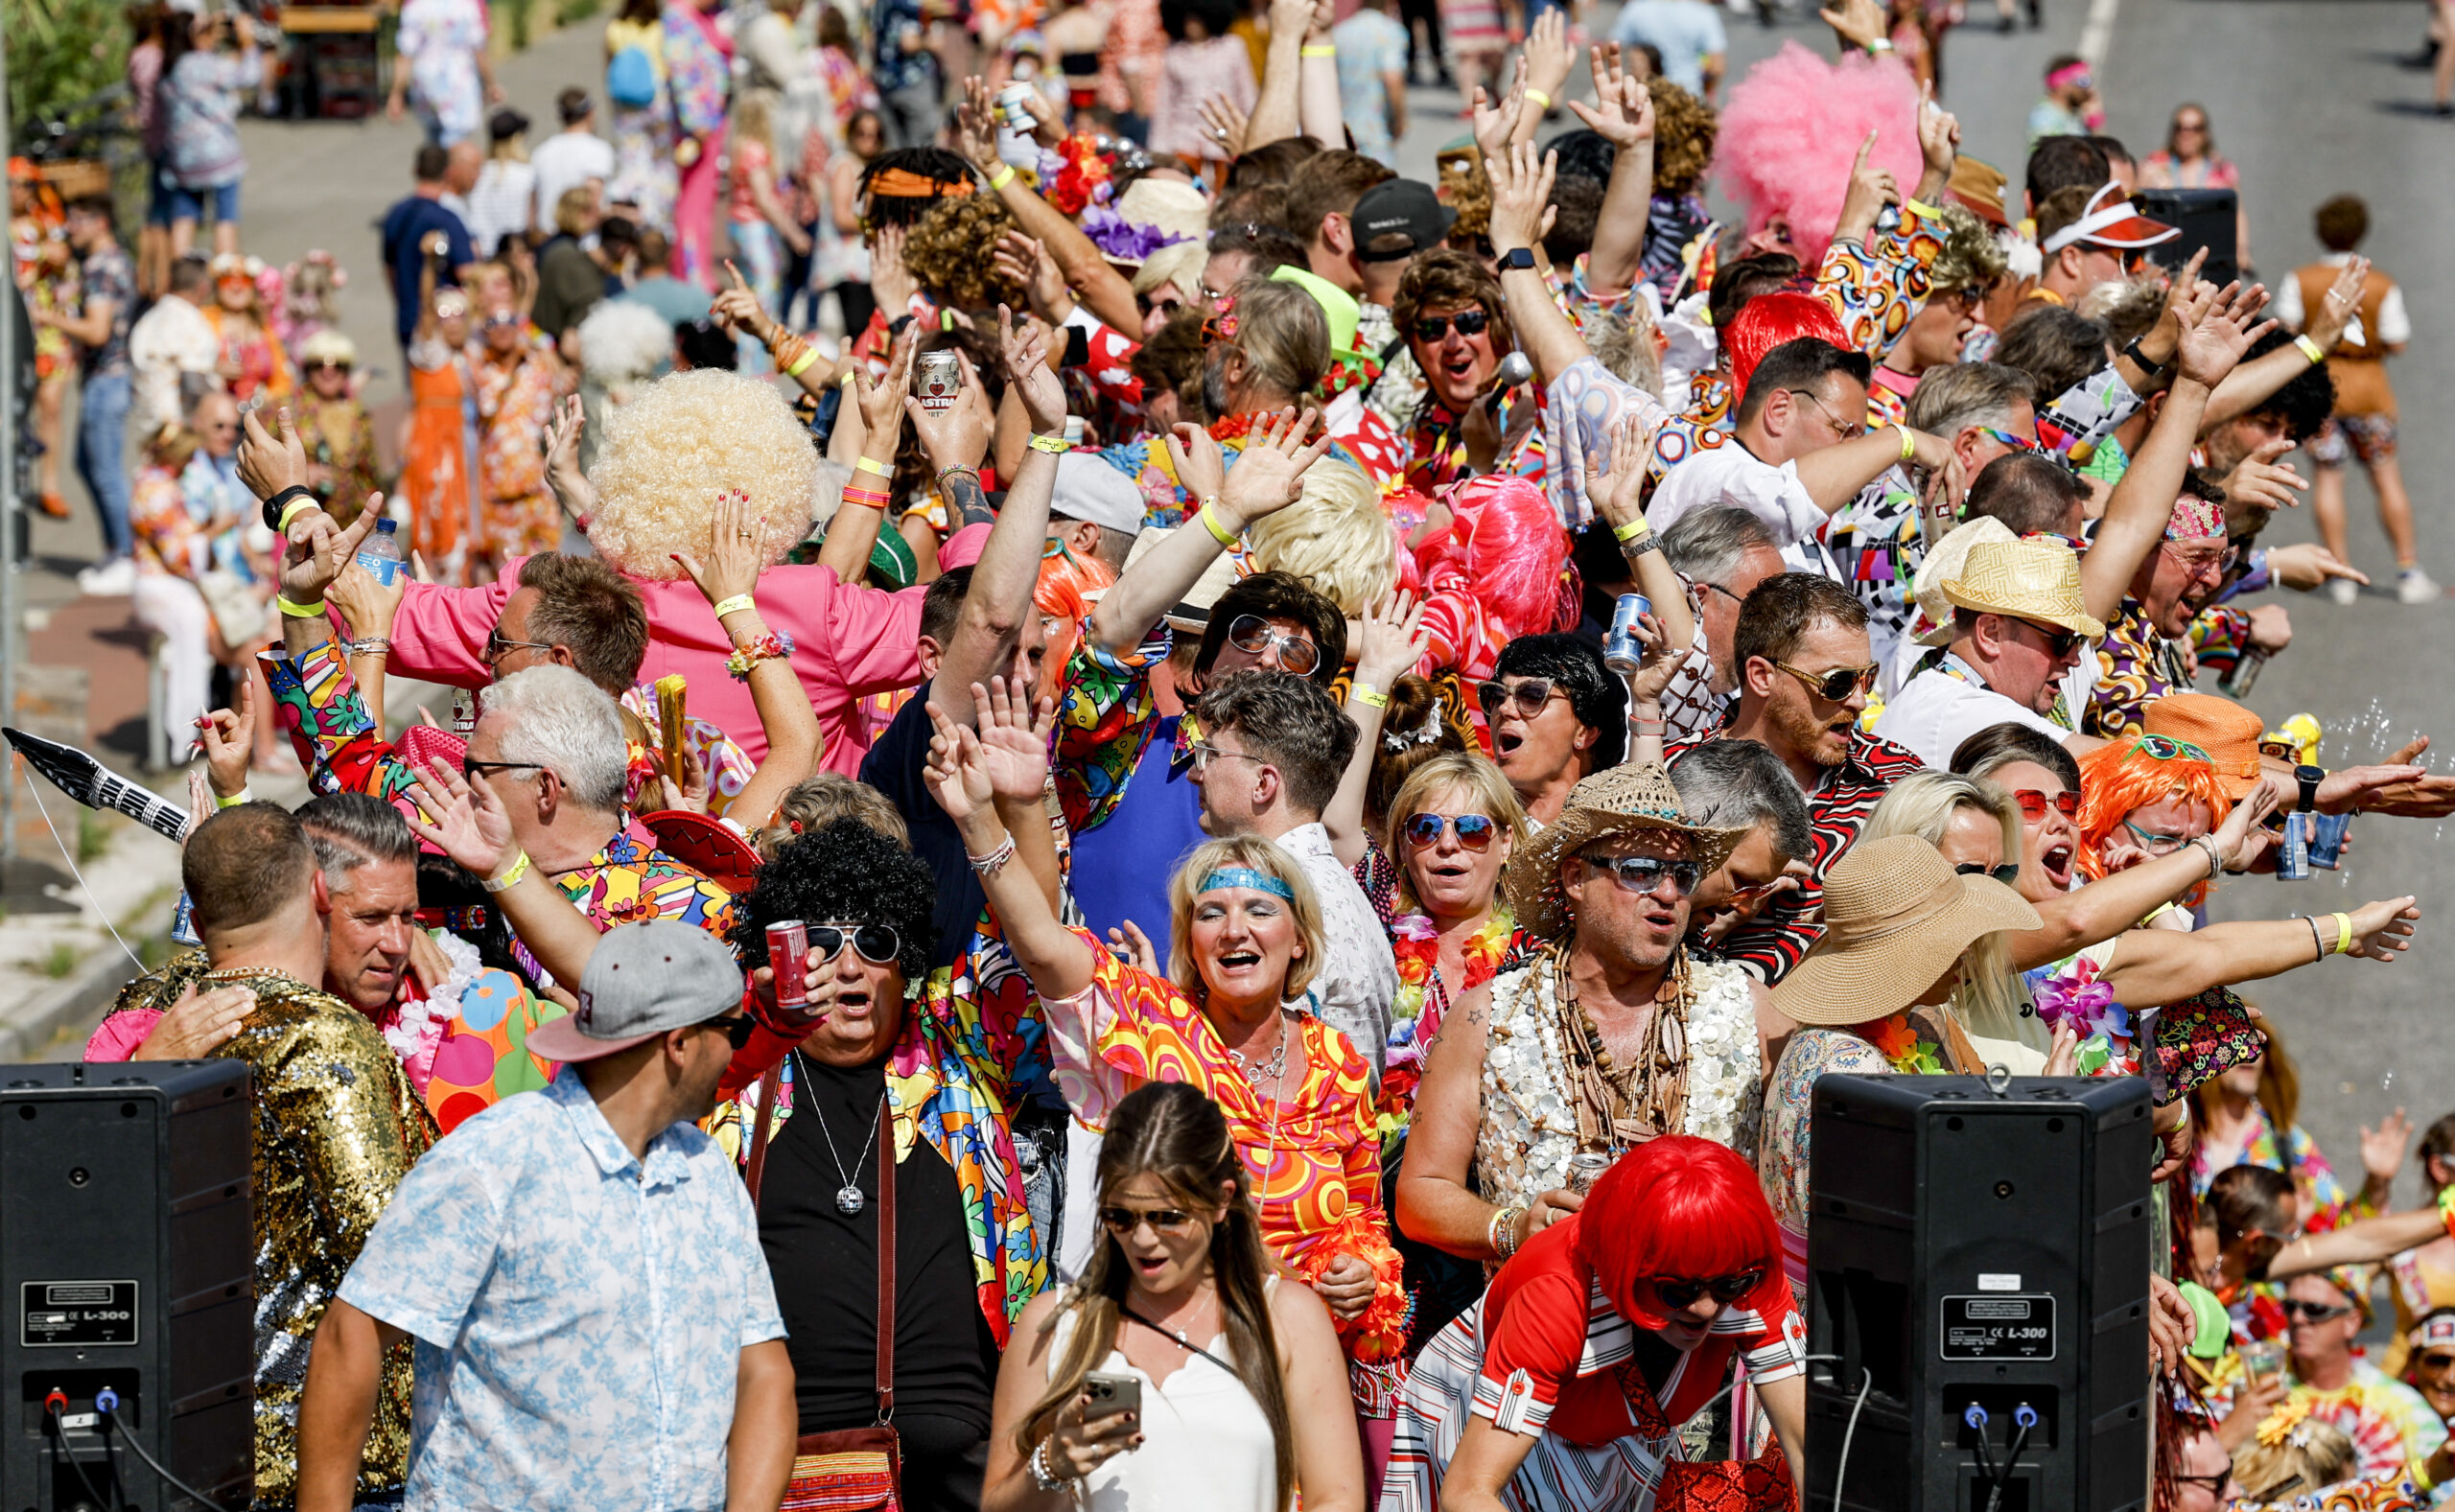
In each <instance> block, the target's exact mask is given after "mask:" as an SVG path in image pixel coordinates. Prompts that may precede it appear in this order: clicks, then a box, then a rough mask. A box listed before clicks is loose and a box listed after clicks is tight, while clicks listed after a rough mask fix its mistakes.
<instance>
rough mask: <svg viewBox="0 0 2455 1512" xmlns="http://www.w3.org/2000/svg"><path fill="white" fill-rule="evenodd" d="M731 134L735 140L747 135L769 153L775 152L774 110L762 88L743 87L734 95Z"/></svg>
mask: <svg viewBox="0 0 2455 1512" xmlns="http://www.w3.org/2000/svg"><path fill="white" fill-rule="evenodd" d="M733 135H734V139H735V140H736V141H739V140H740V139H741V138H743V137H749V138H750V139H751V140H753V141H755V142H757V143H758V144H759V145H760V146H761V147H763V148H765V149H767V151H768V152H769V153H770V154H771V155H772V154H773V153H774V152H775V151H776V112H775V109H774V108H773V107H772V106H771V105H769V103H768V96H767V94H766V92H765V91H764V90H759V89H745V90H743V91H742V92H741V93H739V94H737V95H736V96H734V98H733Z"/></svg>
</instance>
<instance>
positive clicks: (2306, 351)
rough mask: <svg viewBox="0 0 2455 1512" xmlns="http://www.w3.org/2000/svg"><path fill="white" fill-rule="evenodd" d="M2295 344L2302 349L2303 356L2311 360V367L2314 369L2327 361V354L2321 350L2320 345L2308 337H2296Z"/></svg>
mask: <svg viewBox="0 0 2455 1512" xmlns="http://www.w3.org/2000/svg"><path fill="white" fill-rule="evenodd" d="M2293 344H2294V345H2295V346H2298V347H2300V348H2301V349H2302V355H2303V357H2306V358H2308V359H2309V360H2310V365H2311V366H2313V367H2316V366H2317V365H2318V364H2319V363H2321V362H2324V361H2326V360H2327V354H2326V353H2325V352H2323V351H2321V350H2319V343H2318V342H2316V341H2313V340H2311V339H2310V338H2309V337H2306V336H2297V337H2294V338H2293Z"/></svg>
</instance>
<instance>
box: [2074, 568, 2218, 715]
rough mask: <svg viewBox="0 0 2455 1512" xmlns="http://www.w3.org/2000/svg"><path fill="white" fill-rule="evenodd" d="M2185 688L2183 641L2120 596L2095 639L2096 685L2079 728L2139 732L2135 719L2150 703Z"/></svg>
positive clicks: (2135, 601)
mask: <svg viewBox="0 0 2455 1512" xmlns="http://www.w3.org/2000/svg"><path fill="white" fill-rule="evenodd" d="M2190 687H2191V668H2190V663H2189V662H2188V660H2187V659H2186V657H2185V655H2184V652H2183V642H2180V641H2174V640H2166V639H2165V638H2164V637H2163V635H2160V634H2159V633H2158V631H2157V627H2156V626H2155V625H2152V624H2150V623H2149V622H2148V615H2147V612H2146V611H2145V610H2143V609H2142V608H2141V607H2140V605H2139V600H2138V599H2136V598H2132V597H2129V596H2128V595H2126V596H2125V597H2124V598H2123V601H2122V605H2121V607H2120V608H2118V609H2116V611H2115V612H2114V615H2113V616H2112V617H2110V618H2108V619H2107V621H2106V635H2105V639H2104V640H2100V641H2098V642H2097V685H2096V686H2095V688H2093V690H2092V691H2091V692H2090V694H2089V707H2088V709H2087V711H2086V712H2085V713H2083V714H2082V715H2081V716H2080V717H2081V722H2080V731H2081V733H2083V734H2091V735H2095V736H2097V737H2098V738H2099V739H2102V740H2113V739H2117V738H2119V737H2121V736H2123V735H2136V734H2139V733H2140V732H2141V731H2142V730H2143V729H2144V728H2146V727H2145V726H2144V725H2143V724H2142V723H2141V721H2142V720H2143V719H2145V718H2146V717H2147V713H2148V706H2149V705H2150V704H2152V703H2154V702H2156V701H2157V700H2158V699H2161V698H2163V697H2164V696H2165V695H2166V694H2168V693H2187V692H2189V691H2190Z"/></svg>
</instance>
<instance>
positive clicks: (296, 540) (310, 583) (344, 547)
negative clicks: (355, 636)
mask: <svg viewBox="0 0 2455 1512" xmlns="http://www.w3.org/2000/svg"><path fill="white" fill-rule="evenodd" d="M383 514H384V500H383V496H382V495H380V494H379V495H374V496H371V497H369V498H368V500H366V507H365V508H363V509H362V510H360V511H359V512H358V518H357V519H356V520H353V521H351V522H350V526H349V528H348V529H346V530H339V531H336V530H333V529H332V528H330V526H331V525H332V516H330V515H325V514H322V512H321V511H316V513H315V514H313V515H301V516H300V517H299V518H297V519H295V520H293V521H292V522H291V523H290V534H289V535H288V536H287V537H285V538H284V539H283V541H282V547H281V596H282V597H284V598H287V599H289V600H290V601H291V602H292V603H293V604H315V603H321V602H322V601H323V597H324V590H325V589H327V588H329V587H331V586H332V582H333V579H334V578H336V577H339V576H340V574H341V569H342V568H344V567H346V566H348V565H349V560H350V558H352V557H354V556H356V555H358V544H359V543H360V542H362V541H363V540H365V539H366V538H367V536H368V535H369V534H370V533H372V532H373V531H374V529H375V522H376V521H377V520H379V519H381V518H383ZM319 518H320V520H321V521H322V523H323V524H324V526H325V528H323V529H320V530H319V529H317V528H316V520H317V519H319Z"/></svg>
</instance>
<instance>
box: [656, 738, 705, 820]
mask: <svg viewBox="0 0 2455 1512" xmlns="http://www.w3.org/2000/svg"><path fill="white" fill-rule="evenodd" d="M656 782H657V791H658V792H660V793H663V794H664V795H665V806H666V808H668V809H677V808H678V809H683V810H686V811H688V812H690V813H693V814H704V813H706V812H707V811H708V797H709V794H708V766H707V763H706V762H704V761H702V760H700V759H699V753H698V752H696V751H693V750H691V749H690V746H689V745H687V744H686V745H684V746H683V748H682V780H681V781H679V782H677V781H675V780H674V779H671V778H670V777H667V776H666V774H665V772H664V771H663V770H662V769H660V770H659V771H658V772H657V775H656Z"/></svg>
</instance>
